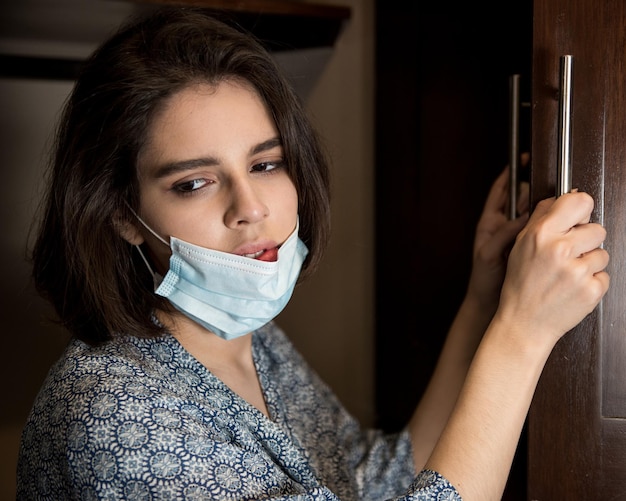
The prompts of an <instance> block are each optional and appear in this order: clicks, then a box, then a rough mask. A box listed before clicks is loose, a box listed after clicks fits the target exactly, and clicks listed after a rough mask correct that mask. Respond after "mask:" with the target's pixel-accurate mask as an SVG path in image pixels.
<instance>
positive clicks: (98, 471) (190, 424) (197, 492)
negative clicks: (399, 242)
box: [17, 323, 461, 501]
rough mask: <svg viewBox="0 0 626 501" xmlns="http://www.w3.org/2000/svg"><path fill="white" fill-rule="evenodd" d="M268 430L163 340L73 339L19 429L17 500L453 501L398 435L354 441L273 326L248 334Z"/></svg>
mask: <svg viewBox="0 0 626 501" xmlns="http://www.w3.org/2000/svg"><path fill="white" fill-rule="evenodd" d="M252 346H253V354H254V361H255V364H256V368H257V371H258V374H259V379H260V383H261V386H262V388H263V392H264V396H265V401H266V404H267V408H268V410H269V413H270V416H271V419H268V418H267V417H266V416H265V415H264V414H263V413H261V412H260V411H258V410H257V409H256V408H254V407H252V406H251V405H249V404H248V403H247V402H246V401H244V400H243V399H241V398H240V397H239V396H238V395H236V394H235V393H233V392H232V391H231V390H230V389H229V388H228V387H227V386H226V385H225V384H224V383H223V382H222V381H221V380H219V379H218V378H217V377H215V376H214V375H213V374H212V373H211V372H209V371H208V370H207V369H206V368H205V367H204V366H202V365H201V364H200V363H199V362H198V361H197V360H196V359H195V358H194V357H192V356H191V355H190V354H189V353H188V352H187V351H186V350H185V349H184V348H183V347H182V346H181V345H180V344H179V343H178V342H177V341H176V339H174V338H173V337H171V336H165V337H162V338H158V339H138V338H134V337H122V338H118V339H115V340H114V341H110V342H107V343H106V344H104V345H102V346H98V347H90V346H88V345H87V344H85V343H83V342H81V341H77V340H74V341H72V342H70V344H69V346H68V348H67V349H66V351H65V353H64V354H63V356H62V357H61V359H60V360H59V361H58V362H57V363H56V364H55V365H54V366H53V367H52V369H51V371H50V373H49V375H48V377H47V379H46V381H45V383H44V385H43V387H42V389H41V391H40V393H39V395H38V397H37V399H36V401H35V404H34V406H33V409H32V411H31V414H30V416H29V418H28V421H27V424H26V427H25V429H24V432H23V435H22V443H21V448H20V455H19V460H18V472H17V484H18V485H17V499H18V500H20V501H21V500H29V501H30V500H33V501H34V500H44V499H46V500H53V501H63V500H69V499H75V500H105V499H106V500H115V501H117V500H154V501H156V500H207V499H215V500H260V499H266V500H269V499H271V500H338V499H341V500H346V501H347V500H377V501H381V500H386V499H397V500H406V501H408V500H423V501H427V500H446V501H451V500H460V499H461V498H460V496H459V495H458V493H457V492H456V491H455V490H454V488H453V487H452V486H451V485H450V484H449V483H448V482H447V481H446V480H445V479H444V478H443V477H442V476H441V475H439V474H437V473H435V472H432V471H423V472H421V473H419V474H418V475H417V476H415V472H414V469H413V463H412V457H411V443H410V439H409V436H408V433H407V432H406V431H404V432H402V433H400V434H396V435H383V434H382V433H381V432H379V431H373V430H362V429H360V427H359V425H358V423H357V422H356V420H355V419H354V418H353V417H352V416H350V415H349V414H348V412H347V411H346V410H345V409H344V408H343V407H342V405H341V404H340V403H339V402H338V400H337V398H336V396H335V395H334V394H333V393H332V392H331V390H330V389H329V388H328V387H327V386H326V385H325V384H324V383H323V382H322V381H321V380H320V379H319V377H318V376H317V375H316V374H315V373H314V372H313V371H312V370H311V368H310V367H309V366H308V365H307V364H306V363H305V362H304V360H303V359H302V357H301V356H300V354H299V353H297V352H296V350H295V348H294V346H293V345H292V344H291V343H290V342H289V340H288V339H287V337H286V336H285V335H284V334H283V332H282V331H281V330H280V329H279V328H278V327H277V326H276V325H275V324H273V323H270V324H268V325H266V326H265V327H264V328H262V329H259V330H258V331H256V332H254V333H253V342H252Z"/></svg>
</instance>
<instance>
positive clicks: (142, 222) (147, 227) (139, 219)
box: [124, 201, 170, 247]
mask: <svg viewBox="0 0 626 501" xmlns="http://www.w3.org/2000/svg"><path fill="white" fill-rule="evenodd" d="M124 203H125V204H126V207H128V210H129V211H131V212H132V213H133V216H135V217H136V218H137V221H139V222H140V223H141V224H142V225H143V227H144V228H145V229H146V230H148V231H149V232H150V233H152V234H153V235H154V236H155V237H156V238H158V239H159V240H160V241H161V242H163V243H164V244H165V245H167V246H168V247H169V246H170V244H169V242H167V241H166V240H165V239H163V237H161V236H160V235H159V234H157V232H156V231H154V230H153V229H152V228H150V226H148V225H147V224H146V223H145V221H144V220H143V219H141V218H140V217H139V214H137V213H136V212H135V211H134V210H133V208H132V207H131V206H130V205H128V202H126V201H125V202H124Z"/></svg>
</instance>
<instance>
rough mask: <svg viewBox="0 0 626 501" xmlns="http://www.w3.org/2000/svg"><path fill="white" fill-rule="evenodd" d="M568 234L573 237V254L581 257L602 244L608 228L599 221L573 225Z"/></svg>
mask: <svg viewBox="0 0 626 501" xmlns="http://www.w3.org/2000/svg"><path fill="white" fill-rule="evenodd" d="M568 236H569V237H570V239H571V256H572V257H580V256H585V255H587V254H589V253H591V252H592V251H594V250H596V249H598V248H599V247H600V246H601V245H602V243H603V242H604V240H605V239H606V229H605V228H604V227H603V226H602V225H600V224H598V223H587V224H582V225H577V226H575V227H573V228H572V229H571V230H570V232H569V235H568ZM607 255H608V254H607Z"/></svg>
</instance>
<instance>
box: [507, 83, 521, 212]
mask: <svg viewBox="0 0 626 501" xmlns="http://www.w3.org/2000/svg"><path fill="white" fill-rule="evenodd" d="M519 78H520V76H519V75H518V74H515V75H511V76H510V77H509V219H515V218H516V217H517V190H518V182H517V179H518V168H519V110H520V98H519Z"/></svg>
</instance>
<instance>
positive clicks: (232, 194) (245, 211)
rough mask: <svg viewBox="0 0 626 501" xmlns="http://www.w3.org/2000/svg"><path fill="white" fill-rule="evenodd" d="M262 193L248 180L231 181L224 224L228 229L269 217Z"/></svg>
mask: <svg viewBox="0 0 626 501" xmlns="http://www.w3.org/2000/svg"><path fill="white" fill-rule="evenodd" d="M264 200H265V199H264V197H263V193H262V192H261V190H259V189H258V187H256V186H255V185H254V183H253V182H251V181H250V180H249V179H247V178H246V179H236V180H231V183H230V190H229V201H228V206H227V208H226V211H225V214H224V223H225V224H226V226H227V227H229V228H237V227H240V226H241V225H244V224H249V223H255V222H258V221H261V220H262V219H264V218H266V217H267V216H268V215H269V208H268V206H267V204H266V203H265V201H264Z"/></svg>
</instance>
